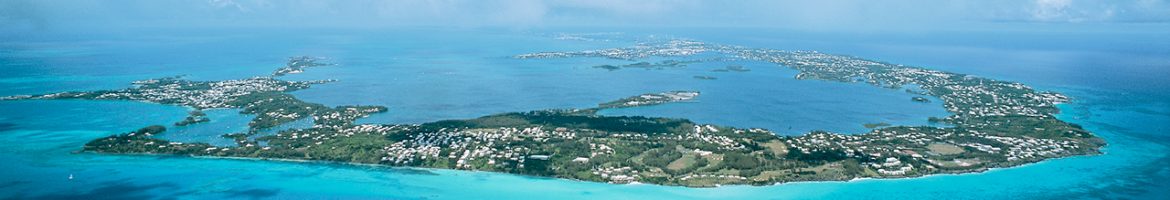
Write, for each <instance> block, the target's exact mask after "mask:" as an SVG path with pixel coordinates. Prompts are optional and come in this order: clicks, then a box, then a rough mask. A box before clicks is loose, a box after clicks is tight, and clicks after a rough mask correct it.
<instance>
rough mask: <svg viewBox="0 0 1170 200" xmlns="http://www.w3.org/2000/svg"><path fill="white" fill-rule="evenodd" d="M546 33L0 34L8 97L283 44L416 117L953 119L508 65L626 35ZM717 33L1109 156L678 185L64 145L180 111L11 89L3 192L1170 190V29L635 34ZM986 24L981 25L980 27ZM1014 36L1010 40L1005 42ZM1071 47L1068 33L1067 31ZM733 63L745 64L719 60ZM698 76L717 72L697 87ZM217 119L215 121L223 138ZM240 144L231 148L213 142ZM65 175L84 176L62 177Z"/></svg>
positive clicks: (315, 91) (747, 78)
mask: <svg viewBox="0 0 1170 200" xmlns="http://www.w3.org/2000/svg"><path fill="white" fill-rule="evenodd" d="M534 32H538V33H539V32H543V31H533V32H528V31H498V30H397V31H385V32H367V31H363V32H311V31H309V32H297V33H296V34H290V33H289V32H271V31H269V32H265V31H253V32H252V33H236V32H231V33H230V34H228V33H207V34H193V33H178V32H174V33H150V34H141V35H100V34H99V35H75V36H53V37H41V38H22V39H19V40H6V41H0V71H4V72H5V73H0V95H14V94H34V93H47V92H57V91H68V90H96V89H117V88H122V87H127V86H129V82H131V81H134V80H140V79H147V78H156V77H163V76H173V75H188V77H189V78H191V79H197V80H223V79H234V78H246V77H251V76H257V75H264V74H268V73H270V72H271V70H273V69H275V68H276V67H279V66H280V65H281V64H283V62H284V59H285V58H286V57H289V56H298V55H312V56H325V57H329V58H331V61H333V62H335V63H338V64H339V65H338V66H331V67H320V68H311V69H309V70H308V71H307V72H306V73H304V74H296V75H291V76H288V77H287V78H288V79H294V80H315V79H338V80H339V81H338V82H335V83H329V84H324V85H317V86H314V87H313V88H311V89H307V90H303V91H297V92H294V94H295V95H297V96H298V97H300V98H302V99H304V100H306V101H310V102H319V103H324V104H327V105H353V104H359V105H383V106H387V107H389V108H390V111H389V112H387V113H384V114H378V115H375V116H371V117H370V118H367V119H363V120H361V122H363V123H421V122H427V121H434V120H441V119H457V118H471V117H477V116H482V115H488V114H494V113H500V112H512V111H527V110H536V109H547V108H581V107H590V106H593V105H596V104H597V103H600V102H604V101H609V100H613V99H617V98H621V97H625V96H631V95H636V94H641V93H646V92H657V91H665V90H699V91H702V92H703V95H702V96H701V97H700V98H698V99H697V100H696V101H694V102H688V103H677V104H668V105H662V106H654V107H644V108H633V109H621V110H607V111H605V114H611V115H652V116H664V117H682V118H689V119H692V120H695V121H698V122H702V123H714V124H722V125H731V126H739V127H762V128H769V129H772V130H775V131H777V132H779V133H781V134H800V133H802V132H805V131H807V130H813V129H822V130H830V131H837V132H845V133H858V132H864V131H865V128H864V127H862V126H861V124H864V123H875V122H888V123H892V124H896V125H924V124H926V120H925V119H926V118H927V117H930V116H945V115H946V113H945V111H944V110H943V109H942V108H941V105H939V104H938V103H937V101H936V103H934V104H922V103H914V102H911V101H909V98H910V97H912V95H910V94H907V93H905V92H901V91H900V90H891V89H881V88H875V87H871V86H866V85H859V84H845V83H834V82H822V81H798V80H794V79H792V75H793V74H794V73H795V72H793V71H791V70H788V69H784V68H781V67H777V66H775V65H769V64H762V63H714V62H712V63H700V64H692V65H688V66H687V67H684V68H680V69H666V70H642V69H623V70H618V71H606V70H601V69H594V68H591V66H594V65H599V64H627V63H628V62H626V61H615V60H605V59H550V60H516V59H511V58H509V57H508V56H511V55H515V54H520V53H529V52H539V51H566V50H588V49H598V48H611V47H622V46H627V45H630V44H631V43H632V41H629V40H615V41H592V42H590V41H566V40H554V39H552V38H550V37H547V36H546V35H544V34H538V33H534ZM642 32H646V33H669V34H670V35H673V36H678V37H688V38H695V39H699V40H703V41H708V42H719V43H726V44H736V45H745V46H753V47H767V48H776V49H793V50H805V49H807V50H820V51H825V52H830V53H839V54H848V55H855V56H860V57H864V58H871V59H876V60H881V61H887V62H892V63H898V64H908V65H919V66H925V67H929V68H934V69H941V70H947V71H953V72H959V73H969V74H975V75H980V76H985V77H992V78H997V79H1005V80H1012V81H1019V82H1023V83H1025V84H1029V85H1032V86H1035V87H1037V88H1039V89H1043V90H1055V91H1058V92H1062V93H1065V94H1068V95H1070V96H1072V97H1073V98H1074V99H1075V100H1074V102H1072V103H1069V104H1065V105H1062V107H1061V108H1062V110H1063V111H1064V112H1063V113H1062V114H1061V116H1059V117H1060V118H1062V119H1065V120H1068V121H1071V122H1074V123H1078V124H1082V125H1084V126H1085V127H1086V128H1087V129H1089V130H1091V131H1093V132H1095V133H1097V134H1098V135H1100V136H1102V137H1105V138H1106V139H1107V141H1108V142H1109V146H1108V147H1107V148H1106V149H1105V152H1106V154H1105V155H1100V156H1090V157H1074V158H1065V159H1057V160H1052V161H1046V162H1042V163H1037V164H1031V165H1026V166H1022V167H1016V168H1009V169H996V170H992V171H990V172H986V173H979V174H963V175H937V176H929V177H924V178H915V179H899V180H860V181H852V182H816V183H792V184H783V185H777V186H765V187H755V186H731V187H719V188H703V189H694V188H681V187H663V186H653V185H610V184H601V183H589V182H578V181H568V180H559V179H547V178H536V177H523V176H514V175H506V174H496V173H483V172H463V171H452V170H410V169H395V168H383V167H370V166H350V165H339V164H326V163H289V162H268V161H249V160H225V159H205V158H185V157H159V156H121V155H98V154H89V153H80V154H79V153H72V152H73V151H76V150H78V149H79V147H80V146H81V145H82V144H84V143H85V142H87V141H89V140H91V139H94V138H98V137H102V136H106V135H109V134H113V133H118V132H125V131H129V130H134V129H137V128H139V127H143V126H147V125H152V124H170V123H173V122H176V121H179V120H181V119H182V118H183V117H184V116H185V112H186V111H187V110H186V109H184V108H181V107H174V106H164V105H155V104H147V103H138V102H119V101H73V100H68V101H5V102H0V142H2V143H3V144H5V145H0V169H4V170H0V198H10V197H11V198H59V199H138V198H162V199H168V198H179V199H188V198H242V199H248V198H314V197H317V198H337V197H340V198H371V199H378V198H397V199H423V198H425V199H481V198H557V199H613V198H617V199H703V198H753V199H774V198H775V199H789V198H800V199H807V198H825V197H833V198H849V199H873V198H877V199H895V198H896V199H938V198H943V197H948V198H953V197H965V198H972V199H989V198H1065V197H1074V198H1155V199H1157V198H1162V199H1164V198H1167V197H1168V195H1170V193H1167V191H1166V190H1165V188H1168V187H1170V184H1168V183H1167V182H1166V181H1165V180H1170V157H1168V156H1170V148H1168V146H1167V145H1168V144H1170V134H1167V133H1168V132H1170V101H1168V100H1167V99H1170V79H1165V78H1164V77H1170V58H1166V57H1165V56H1163V55H1166V54H1165V53H1166V49H1165V48H1159V47H1160V46H1159V45H1162V44H1170V38H1168V37H1170V36H1164V35H1165V34H1157V33H1145V34H1143V32H1141V31H1136V33H1135V32H1119V33H1094V34H1084V35H1071V36H1063V37H1044V33H1020V32H1010V31H1005V32H995V33H994V34H988V33H966V35H964V34H950V33H948V34H922V35H909V36H907V35H881V34H875V35H862V36H857V35H833V34H821V33H806V32H789V31H775V30H772V31H745V30H725V31H712V30H641V31H632V32H629V33H627V35H641V34H646V33H642ZM989 35H990V36H989ZM1013 41H1015V42H1013ZM1077 41H1080V42H1079V43H1077V44H1069V43H1075V42H1077ZM731 64H740V65H744V66H745V67H747V68H750V69H751V70H752V71H750V72H743V73H734V72H710V70H711V69H714V68H722V67H724V66H726V65H731ZM695 75H709V76H715V77H717V78H718V79H717V80H699V79H694V78H692V77H693V76H695ZM234 112H235V111H234V110H215V111H212V112H209V117H210V118H211V119H212V120H213V123H208V124H200V125H196V126H191V127H184V128H179V129H172V131H171V132H169V133H167V134H164V135H163V136H162V137H166V138H170V139H178V140H192V141H214V140H217V138H216V136H218V135H220V134H223V133H230V132H237V131H242V130H244V128H246V127H244V125H246V124H247V120H248V116H243V115H238V114H235V113H234ZM213 130H219V131H223V132H215V131H213ZM220 142H226V143H230V141H220ZM70 174H73V175H74V176H75V179H73V180H68V179H67V177H68V176H69V175H70Z"/></svg>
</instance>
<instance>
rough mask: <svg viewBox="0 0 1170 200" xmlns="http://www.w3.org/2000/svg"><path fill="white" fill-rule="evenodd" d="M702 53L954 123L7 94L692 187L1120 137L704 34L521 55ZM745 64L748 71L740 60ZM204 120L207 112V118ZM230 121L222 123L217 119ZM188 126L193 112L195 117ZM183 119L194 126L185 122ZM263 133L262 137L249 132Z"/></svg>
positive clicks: (481, 165)
mask: <svg viewBox="0 0 1170 200" xmlns="http://www.w3.org/2000/svg"><path fill="white" fill-rule="evenodd" d="M697 54H704V55H718V56H721V58H720V59H736V60H743V61H753V62H768V63H774V64H777V65H780V66H783V67H789V68H792V69H795V70H798V71H799V72H800V73H799V74H798V75H796V77H795V78H797V79H810V80H823V81H838V82H850V83H852V82H860V83H865V84H869V85H874V86H878V87H885V88H891V91H897V90H894V89H902V88H903V87H909V86H915V87H919V89H921V91H920V93H921V95H926V96H932V97H935V98H937V99H940V100H941V101H942V102H943V105H944V107H945V108H946V109H947V110H948V111H949V112H950V113H951V115H950V116H948V117H946V118H941V119H935V121H938V122H940V123H946V124H948V125H949V126H947V127H933V126H918V127H911V126H897V125H892V126H880V128H879V126H874V127H875V128H877V129H873V130H872V131H870V132H868V133H861V134H840V133H831V132H824V131H814V132H810V133H807V134H805V135H801V136H778V135H776V134H774V133H772V132H770V131H768V130H765V129H758V128H751V129H744V128H735V127H727V126H720V125H712V124H699V123H695V122H692V121H689V120H686V119H673V118H657V117H639V116H603V115H598V114H597V111H599V110H602V109H620V108H627V107H636V106H654V105H659V104H665V103H674V102H681V101H692V100H695V99H696V98H698V96H699V95H700V93H699V92H697V91H668V92H655V93H647V94H642V95H636V96H631V97H628V98H623V99H618V100H615V101H612V102H605V103H600V104H598V106H596V107H592V108H578V109H553V110H539V111H527V112H512V113H502V114H495V115H489V116H484V117H479V118H475V119H463V120H443V121H436V122H430V123H423V124H355V123H354V121H355V120H356V119H358V118H362V117H365V116H368V115H370V114H373V113H379V112H386V111H387V109H386V108H385V107H382V106H339V107H328V106H324V105H322V104H317V103H310V102H304V101H301V100H299V99H297V98H296V97H295V96H292V95H289V94H288V92H291V91H295V90H301V89H306V88H309V87H310V86H311V85H314V84H321V83H326V82H329V81H307V82H298V81H284V80H280V79H277V77H279V76H281V75H284V74H287V73H295V72H301V71H303V70H304V68H306V67H309V66H323V65H327V64H321V63H317V62H318V61H317V60H316V59H314V58H310V57H295V58H292V59H291V60H290V61H289V62H288V64H287V66H286V67H284V68H281V69H279V70H278V71H277V72H274V73H273V75H272V76H268V77H255V78H250V79H242V80H227V81H190V80H184V79H182V78H181V77H169V78H160V79H151V80H145V81H138V82H135V83H134V87H132V88H128V89H122V90H108V91H90V92H63V93H54V94H44V95H23V96H10V97H3V98H0V100H21V99H113V100H132V101H144V102H152V103H159V104H168V105H179V106H185V107H189V108H191V109H193V110H196V111H198V110H203V109H215V108H239V109H241V110H242V111H241V112H243V113H247V114H255V115H256V118H254V119H253V120H252V122H251V123H250V124H249V126H250V127H251V130H250V131H248V132H247V133H241V134H225V137H231V138H234V139H235V140H236V143H237V144H236V145H235V146H214V145H210V144H206V143H184V142H179V141H166V140H162V139H158V138H156V137H154V136H155V135H159V134H167V133H166V132H165V127H162V126H151V127H147V128H142V129H137V128H134V129H130V128H128V130H135V131H131V132H128V133H124V134H117V135H112V136H108V137H103V138H98V139H94V140H92V141H90V142H89V143H87V144H85V145H84V147H82V148H83V150H84V151H85V152H96V153H110V154H166V155H188V156H209V157H247V158H260V159H294V160H319V161H336V162H346V163H366V164H380V165H388V166H408V167H421V168H443V169H458V170H476V171H493V172H504V173H513V174H524V175H533V176H545V177H556V178H565V179H576V180H586V181H596V182H609V183H634V182H641V183H651V184H661V185H679V186H688V187H712V186H718V185H729V184H751V185H769V184H776V183H783V182H793V181H840V180H851V179H857V178H904V177H917V176H923V175H930V174H940V173H967V172H978V171H983V170H987V169H989V168H998V167H1011V166H1017V165H1022V164H1027V163H1033V162H1039V161H1042V160H1046V159H1052V158H1060V157H1068V156H1076V155H1093V154H1099V153H1100V148H1101V147H1102V146H1104V145H1105V142H1104V140H1102V139H1100V138H1098V137H1096V136H1094V135H1093V134H1091V133H1089V132H1088V131H1085V130H1083V129H1082V128H1081V127H1080V126H1078V125H1076V124H1071V123H1067V122H1064V121H1061V120H1059V119H1056V118H1055V117H1053V116H1054V115H1055V114H1057V113H1058V112H1059V109H1057V108H1056V107H1055V105H1056V104H1059V103H1062V102H1066V101H1068V98H1067V97H1065V96H1063V95H1060V94H1057V93H1052V92H1043V91H1036V90H1034V89H1032V88H1030V87H1028V86H1025V85H1023V84H1020V83H1013V82H1006V81H998V80H993V79H988V78H981V77H976V76H971V75H963V74H955V73H948V72H942V71H935V70H929V69H924V68H918V67H911V66H903V65H895V64H887V63H882V62H875V61H870V60H865V59H860V58H855V57H849V56H840V55H832V54H824V53H819V52H813V51H780V50H771V49H758V48H747V47H739V46H729V45H718V44H707V43H702V42H697V41H690V40H669V41H662V42H655V43H644V44H639V45H637V46H634V47H627V48H614V49H602V50H590V51H580V52H544V53H532V54H523V55H517V56H515V58H517V59H554V58H567V57H599V58H612V59H617V60H623V61H628V60H639V59H646V58H649V57H686V56H692V55H697ZM728 69H730V70H736V71H746V70H740V69H741V68H739V67H736V68H730V67H729V68H728ZM195 113H196V112H192V114H191V115H192V116H191V117H189V118H188V119H190V120H195V121H201V119H204V118H202V117H204V116H202V115H199V116H196V115H197V114H195ZM310 117H311V118H312V119H313V126H312V127H309V128H299V129H289V130H284V131H280V132H278V133H276V134H271V135H261V134H260V131H258V130H260V129H264V128H269V127H275V126H277V125H280V124H284V123H289V122H292V121H295V120H298V119H304V118H310ZM212 120H214V119H212ZM186 121H188V120H184V121H183V122H186ZM183 122H180V123H183ZM242 136H254V137H242Z"/></svg>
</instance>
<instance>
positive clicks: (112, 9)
mask: <svg viewBox="0 0 1170 200" xmlns="http://www.w3.org/2000/svg"><path fill="white" fill-rule="evenodd" d="M995 23H1037V24H1073V25H1077V24H1146V25H1149V24H1154V25H1155V26H1165V25H1164V24H1167V23H1170V0H970V1H958V0H891V1H871V0H818V1H790V0H744V1H704V0H642V1H620V0H560V1H538V0H399V1H376V0H348V1H322V0H117V1H99V0H0V27H5V28H2V29H6V30H0V31H6V32H43V31H59V30H89V29H94V30H96V29H110V28H136V27H137V28H200V27H210V28H232V27H310V28H317V27H320V28H329V27H338V28H386V27H406V26H412V27H418V26H421V27H509V28H540V27H562V26H570V27H571V26H618V27H627V26H629V27H763V28H784V29H796V30H838V31H842V30H843V31H857V30H922V29H926V30H932V29H961V28H970V27H972V24H995Z"/></svg>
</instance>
